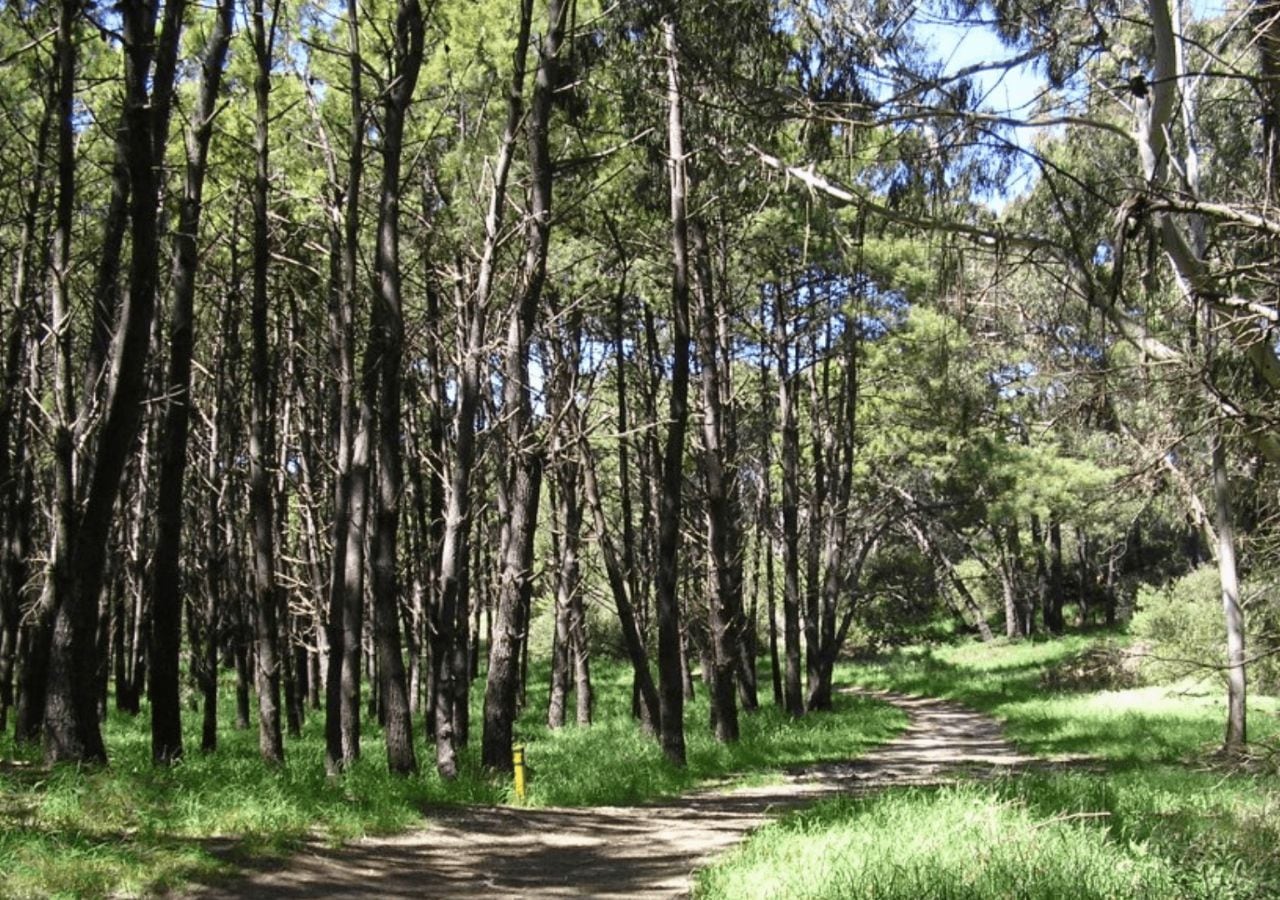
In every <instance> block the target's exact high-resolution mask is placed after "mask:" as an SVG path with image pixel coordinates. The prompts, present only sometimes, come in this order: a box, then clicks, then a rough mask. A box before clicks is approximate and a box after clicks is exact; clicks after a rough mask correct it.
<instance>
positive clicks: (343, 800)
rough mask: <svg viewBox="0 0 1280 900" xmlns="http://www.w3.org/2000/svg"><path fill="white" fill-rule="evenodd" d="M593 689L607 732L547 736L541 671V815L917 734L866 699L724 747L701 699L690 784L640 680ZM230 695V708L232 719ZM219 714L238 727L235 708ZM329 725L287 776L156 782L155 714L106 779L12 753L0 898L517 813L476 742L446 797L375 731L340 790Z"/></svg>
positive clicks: (239, 761)
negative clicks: (408, 771)
mask: <svg viewBox="0 0 1280 900" xmlns="http://www.w3.org/2000/svg"><path fill="white" fill-rule="evenodd" d="M602 662H603V661H602ZM595 674H596V680H595V683H596V690H597V692H598V693H597V696H598V703H597V724H596V725H594V726H592V727H590V728H578V727H575V726H570V727H567V728H564V729H560V730H558V731H551V730H549V729H548V728H547V727H546V725H545V724H544V722H543V718H544V716H545V687H543V685H544V684H545V679H544V678H542V677H541V672H539V671H537V670H535V673H534V678H535V681H534V682H531V685H530V691H529V704H528V706H527V708H526V709H525V710H524V712H523V714H522V716H521V718H520V721H519V723H518V725H517V736H518V739H519V740H520V741H522V742H524V743H525V744H526V747H527V750H526V754H527V758H528V761H529V765H530V767H531V770H530V789H529V797H528V800H527V802H528V803H529V804H530V805H538V806H552V805H555V806H581V805H597V804H600V805H603V804H623V803H635V802H641V801H644V800H648V799H652V798H656V797H659V796H663V795H670V794H674V793H679V792H681V791H685V790H688V789H690V788H692V787H694V786H696V785H697V784H698V783H700V782H702V781H704V780H707V779H726V778H729V779H730V780H734V781H758V780H759V779H761V778H764V777H768V773H770V772H774V771H776V770H778V769H779V768H782V767H785V766H788V765H797V764H803V763H808V762H813V761H815V760H819V759H837V758H838V759H846V758H849V757H852V756H855V755H857V754H858V753H860V752H863V751H864V750H866V749H867V748H868V747H870V746H873V745H875V744H877V743H880V742H883V741H885V740H888V739H889V738H891V737H892V736H893V735H894V734H896V733H897V732H898V731H900V730H901V729H902V728H903V727H904V725H905V721H906V720H905V717H904V716H903V715H902V714H901V713H900V712H899V711H897V710H896V709H894V708H893V707H890V706H887V705H885V704H882V703H879V702H876V701H871V700H867V699H864V698H859V697H848V696H842V697H839V699H838V700H837V703H836V709H835V711H834V712H833V713H831V714H829V715H826V714H824V715H821V716H812V717H806V718H805V719H802V720H800V721H798V722H792V721H791V720H789V719H788V718H787V717H786V716H784V715H782V714H780V713H779V712H778V711H777V710H776V709H774V708H773V707H772V704H766V705H765V706H764V708H762V709H761V710H760V711H759V712H757V713H754V714H751V715H747V714H743V715H742V720H741V721H742V740H741V741H740V742H739V743H738V744H736V745H734V746H732V747H724V746H721V745H719V744H717V743H716V742H715V741H714V740H713V739H712V738H711V736H710V735H709V733H708V729H707V724H706V722H707V705H706V700H705V697H704V696H701V695H702V694H704V693H705V692H702V691H700V692H699V694H700V696H699V698H698V700H697V701H696V702H694V703H692V704H690V705H689V709H688V719H687V739H688V754H689V765H688V767H687V768H685V769H678V768H676V767H674V766H672V765H670V764H669V763H668V762H667V761H666V759H665V758H664V757H663V755H662V752H661V750H660V749H659V747H658V745H657V743H656V741H654V740H653V739H652V738H650V737H646V736H645V735H644V734H642V733H641V731H640V729H639V727H638V726H637V725H636V724H635V723H634V722H633V721H632V720H631V717H630V693H631V680H630V672H629V669H626V668H625V667H623V666H619V665H616V664H602V665H597V670H596V673H595ZM766 683H767V682H766ZM480 688H481V689H480V690H477V691H475V692H473V701H474V707H473V716H472V722H475V723H479V722H480V721H482V720H481V718H480V715H479V713H480V709H479V703H480V695H481V694H482V693H483V685H482V684H481V685H480ZM230 693H231V692H230V691H226V692H224V699H226V700H227V701H228V703H229V702H230V701H231V700H232V699H233V698H232V697H231V695H230ZM223 714H224V715H225V717H226V718H225V719H224V721H230V720H231V709H230V708H229V707H228V708H227V709H224V710H223ZM323 724H324V723H323V716H322V715H321V714H319V713H317V712H313V713H312V714H311V715H310V717H309V719H308V721H307V723H306V726H305V728H304V730H303V736H302V738H301V739H298V740H291V741H287V747H286V763H285V765H284V766H283V767H281V768H279V769H271V768H268V767H266V766H264V765H263V764H262V763H261V761H260V760H259V758H258V748H257V732H256V730H254V729H251V730H248V731H241V732H236V731H233V730H230V729H224V730H223V731H222V732H221V733H220V741H221V744H220V747H219V750H218V752H217V753H215V754H210V755H206V754H202V753H200V752H198V751H196V750H193V749H189V751H188V754H187V756H186V757H185V759H183V760H182V761H181V762H180V763H179V764H177V765H175V766H173V767H171V768H168V769H156V768H154V767H153V766H152V765H151V758H150V738H149V732H148V728H149V725H148V722H147V718H146V715H145V711H144V714H143V715H142V716H139V717H137V718H131V717H128V716H124V715H120V714H117V713H112V715H111V716H110V717H109V719H108V722H107V723H106V727H105V735H106V739H107V742H108V749H109V752H110V755H111V766H110V767H108V768H106V769H77V768H74V767H58V768H56V769H54V770H52V771H47V770H44V769H43V768H42V767H41V766H40V765H39V764H38V751H36V750H35V749H33V748H15V747H14V746H13V744H12V740H11V738H9V737H4V738H0V760H4V761H8V762H4V763H0V896H3V897H50V896H59V897H96V896H106V895H118V894H126V895H136V894H139V893H153V892H156V891H160V890H162V889H164V888H166V887H170V886H175V885H181V884H183V883H186V882H190V881H193V880H195V881H203V880H207V879H209V878H212V877H216V876H218V875H219V874H224V873H226V872H228V871H231V870H233V868H234V866H233V863H234V861H235V860H236V859H240V858H243V857H245V856H254V855H260V854H264V853H266V854H275V853H281V852H286V851H287V850H289V849H290V848H292V847H294V846H296V845H297V843H298V842H299V841H300V840H301V839H302V838H304V837H306V836H308V835H317V836H319V837H321V838H323V839H325V840H329V841H332V842H335V843H336V842H340V841H343V840H347V839H351V838H355V837H359V836H361V835H364V834H369V833H379V832H382V833H385V832H392V831H397V830H402V829H405V828H409V827H413V826H415V825H417V824H419V823H421V821H422V815H423V811H424V810H425V809H426V808H428V807H430V806H440V805H451V804H462V803H466V804H495V803H506V802H511V800H512V789H511V786H510V784H509V781H508V779H506V778H502V777H496V776H493V775H491V774H490V773H488V772H485V771H484V770H482V768H481V767H480V765H479V737H480V735H479V733H478V731H477V732H476V733H475V734H473V735H472V742H471V746H470V747H469V748H468V749H467V750H466V751H465V752H464V753H463V754H462V757H461V772H460V776H459V778H458V779H457V780H455V781H452V782H444V781H442V780H441V779H440V778H439V776H438V775H436V773H435V769H434V755H433V753H432V752H431V751H429V750H427V749H426V748H425V747H424V746H423V742H422V738H421V734H420V733H419V735H418V754H419V763H420V765H421V766H422V770H423V771H422V774H421V775H419V776H417V777H415V778H409V779H404V778H398V777H395V776H393V775H391V774H390V773H389V772H388V771H387V766H386V756H385V749H384V745H383V743H382V740H381V734H380V732H379V730H378V728H377V726H376V723H369V724H368V725H367V726H366V729H365V735H364V738H363V742H362V749H363V756H362V758H361V759H360V760H359V762H358V763H357V764H356V765H355V766H354V767H352V769H351V770H350V771H348V772H347V773H346V774H345V775H344V776H343V777H342V778H340V779H328V778H326V777H325V774H324V763H323V760H324V734H323ZM186 725H187V733H186V741H187V747H188V748H194V747H197V746H198V744H199V735H198V728H199V721H198V720H197V719H196V717H194V716H190V715H188V716H187V722H186ZM420 725H421V721H420V720H419V721H418V722H415V726H416V727H420Z"/></svg>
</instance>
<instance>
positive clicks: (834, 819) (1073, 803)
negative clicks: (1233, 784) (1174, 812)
mask: <svg viewBox="0 0 1280 900" xmlns="http://www.w3.org/2000/svg"><path fill="white" fill-rule="evenodd" d="M1193 781H1194V779H1193ZM1169 787H1173V786H1172V785H1170V786H1169ZM1179 787H1180V788H1181V789H1183V790H1187V789H1205V788H1209V787H1211V785H1210V784H1209V782H1208V780H1207V779H1201V780H1200V783H1188V782H1185V781H1184V782H1182V783H1181V784H1180V785H1179ZM1098 792H1101V793H1102V794H1104V795H1105V796H1094V794H1096V793H1098ZM1173 796H1174V795H1171V794H1169V793H1162V792H1158V791H1151V790H1149V789H1148V788H1147V787H1146V786H1144V785H1142V784H1140V783H1138V782H1135V781H1134V780H1127V781H1123V782H1121V783H1120V784H1119V785H1114V786H1106V785H1104V783H1103V782H1101V781H1099V780H1097V779H1094V780H1092V781H1089V782H1086V783H1083V784H1082V783H1080V781H1079V779H1078V778H1077V777H1075V776H1023V777H1021V778H1014V779H1010V780H1007V781H1003V782H998V783H992V784H964V785H958V786H955V787H946V788H940V789H919V788H909V789H897V790H891V791H887V792H885V793H881V794H877V795H874V796H871V797H865V798H856V799H838V800H832V801H827V802H824V803H822V804H819V805H818V806H816V807H813V808H812V809H809V810H805V811H803V812H800V813H796V814H794V815H792V816H790V817H788V818H787V819H785V820H783V821H782V822H779V823H777V824H774V825H770V826H768V827H766V828H764V829H761V831H760V832H758V833H757V834H756V835H755V836H754V837H753V838H752V839H751V840H750V841H748V842H747V843H746V844H745V845H743V846H742V847H741V848H739V849H738V850H735V851H733V852H731V853H730V854H729V855H728V856H727V857H726V858H724V859H723V860H722V861H720V862H719V863H718V864H717V865H715V866H713V867H712V868H710V869H708V870H705V871H703V872H701V873H699V876H698V882H697V889H696V892H695V896H697V897H700V898H754V897H760V898H764V897H787V898H861V897H877V898H902V900H916V898H975V900H976V898H992V897H1017V898H1029V900H1034V898H1044V900H1056V898H1095V897H1096V898H1113V897H1114V898H1121V897H1161V898H1173V897H1182V898H1191V897H1194V898H1204V900H1211V898H1212V900H1218V898H1232V897H1263V896H1268V895H1269V890H1268V886H1269V884H1273V882H1270V881H1269V880H1268V875H1269V873H1268V872H1267V871H1266V870H1265V869H1263V870H1258V867H1256V866H1254V867H1251V866H1249V865H1248V863H1247V860H1249V859H1250V858H1252V859H1254V860H1257V859H1259V858H1262V857H1261V854H1260V853H1258V852H1256V851H1263V852H1264V853H1265V852H1269V850H1267V849H1266V847H1265V846H1264V843H1265V841H1266V840H1272V841H1274V840H1275V839H1276V838H1280V828H1277V826H1276V825H1274V824H1272V823H1271V822H1270V821H1268V820H1267V819H1265V818H1263V817H1264V816H1265V815H1266V810H1268V809H1271V810H1272V811H1273V812H1274V806H1273V805H1274V803H1275V799H1274V795H1271V796H1270V797H1268V798H1267V799H1265V800H1262V801H1259V800H1258V798H1257V797H1253V798H1252V800H1251V801H1250V802H1249V803H1247V804H1242V803H1240V802H1238V800H1239V798H1236V797H1234V796H1232V795H1231V794H1230V792H1228V793H1226V794H1224V793H1223V792H1222V791H1214V792H1206V793H1200V792H1198V793H1197V794H1196V795H1195V797H1196V799H1195V801H1194V804H1193V805H1194V806H1195V807H1196V808H1195V810H1194V814H1192V815H1189V816H1188V817H1187V818H1186V819H1185V821H1184V820H1175V821H1169V813H1168V812H1167V811H1166V812H1162V811H1161V809H1160V806H1161V802H1160V801H1161V800H1163V801H1164V802H1165V803H1166V804H1167V803H1170V802H1172V803H1173V805H1175V806H1176V805H1177V803H1176V801H1173V800H1172V798H1173ZM1246 807H1248V808H1249V809H1250V810H1251V812H1252V814H1253V815H1254V816H1255V817H1256V818H1255V819H1254V823H1255V824H1256V825H1258V826H1259V827H1260V829H1259V830H1257V831H1254V832H1253V834H1254V837H1255V838H1258V839H1261V841H1262V842H1263V843H1260V844H1259V845H1258V846H1257V847H1256V848H1255V852H1254V853H1252V854H1250V853H1249V852H1248V851H1245V852H1240V850H1239V849H1238V848H1233V847H1232V846H1231V844H1230V840H1229V839H1225V838H1224V837H1223V836H1222V835H1220V834H1218V833H1217V831H1218V829H1217V828H1215V826H1220V824H1221V818H1220V817H1221V816H1222V815H1224V814H1226V811H1228V810H1236V811H1237V812H1239V811H1242V810H1243V809H1245V808H1246ZM1206 842H1211V843H1206ZM1188 843H1195V844H1197V845H1198V846H1199V847H1200V848H1201V849H1202V851H1209V852H1202V853H1201V854H1200V855H1199V857H1198V858H1191V859H1188V858H1187V857H1185V856H1184V855H1183V854H1181V853H1179V852H1177V851H1178V848H1179V847H1181V846H1185V845H1186V844H1188ZM1271 846H1272V847H1273V846H1274V844H1272V845H1271Z"/></svg>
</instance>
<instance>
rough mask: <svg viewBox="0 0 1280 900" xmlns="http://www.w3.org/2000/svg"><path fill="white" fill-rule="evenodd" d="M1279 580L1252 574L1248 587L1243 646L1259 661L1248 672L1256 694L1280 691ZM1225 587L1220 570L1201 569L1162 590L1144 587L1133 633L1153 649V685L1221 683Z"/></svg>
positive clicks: (1150, 660) (1149, 666)
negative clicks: (1192, 679)
mask: <svg viewBox="0 0 1280 900" xmlns="http://www.w3.org/2000/svg"><path fill="white" fill-rule="evenodd" d="M1276 587H1277V578H1276V575H1275V573H1272V572H1253V573H1251V574H1250V577H1249V578H1248V579H1247V580H1246V581H1245V584H1244V585H1243V589H1242V596H1243V598H1244V604H1245V629H1246V636H1245V646H1246V652H1247V654H1248V656H1249V657H1251V658H1253V657H1259V658H1258V659H1257V660H1256V661H1255V662H1254V663H1253V664H1252V665H1251V666H1250V668H1249V677H1250V680H1251V681H1252V683H1253V685H1254V687H1255V689H1256V690H1258V691H1261V692H1262V693H1266V694H1274V693H1276V692H1277V691H1278V690H1280V654H1278V653H1276V652H1274V651H1280V640H1278V638H1280V628H1278V627H1277V626H1278V625H1280V614H1278V611H1277V609H1276V603H1275V602H1274V597H1275V590H1276ZM1221 596H1222V595H1221V586H1220V584H1219V581H1218V570H1217V567H1216V566H1213V565H1206V566H1201V567H1200V568H1198V569H1196V570H1195V571H1193V572H1190V573H1188V574H1186V575H1184V576H1182V577H1181V578H1178V579H1176V580H1174V581H1171V582H1170V583H1169V584H1168V585H1166V586H1164V587H1151V586H1149V585H1147V586H1143V587H1142V588H1139V590H1138V606H1137V612H1136V614H1135V615H1134V618H1133V623H1132V625H1131V627H1130V632H1131V633H1132V634H1133V635H1134V636H1135V637H1137V638H1139V639H1140V640H1145V641H1149V642H1150V643H1151V645H1152V650H1151V654H1150V655H1149V657H1148V659H1147V662H1146V665H1145V666H1144V669H1145V674H1146V676H1147V677H1148V678H1150V679H1151V680H1154V681H1172V680H1176V679H1178V678H1183V677H1185V676H1187V675H1200V676H1210V675H1216V676H1217V677H1223V667H1224V666H1225V665H1226V661H1227V658H1226V657H1227V652H1226V636H1225V626H1224V625H1223V616H1222V600H1221Z"/></svg>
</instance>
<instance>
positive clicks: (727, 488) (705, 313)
mask: <svg viewBox="0 0 1280 900" xmlns="http://www.w3.org/2000/svg"><path fill="white" fill-rule="evenodd" d="M689 232H690V236H691V237H692V239H693V246H694V251H695V254H696V259H697V261H698V265H697V269H696V272H697V278H696V279H695V284H696V286H697V290H696V292H695V293H696V295H697V298H698V357H699V359H698V361H699V364H700V366H701V370H702V373H701V374H702V378H701V385H702V453H701V454H700V456H701V460H700V461H701V468H702V482H703V491H704V496H705V510H706V522H707V568H708V577H707V581H706V586H707V590H706V597H707V628H708V631H709V632H710V633H709V635H708V641H707V644H708V646H707V649H708V651H709V652H708V654H707V655H706V657H705V659H706V661H707V663H709V665H710V668H709V670H708V671H706V672H704V675H706V676H707V681H708V686H709V689H710V694H711V698H710V699H711V720H712V722H713V723H714V731H715V736H716V740H718V741H721V742H722V743H727V742H730V741H736V740H737V739H738V707H737V704H736V702H735V698H734V688H735V685H734V679H735V675H736V674H737V672H738V654H737V651H738V645H737V640H736V637H737V631H738V628H737V622H736V618H737V617H738V615H740V613H738V612H737V611H736V610H735V605H736V604H735V597H734V593H735V587H736V585H735V584H734V581H733V579H734V573H733V569H734V567H735V566H736V565H739V564H740V561H739V560H738V547H737V534H736V530H735V529H734V527H733V524H732V515H733V512H732V506H733V502H732V497H731V496H730V495H731V492H732V490H733V488H732V481H733V478H734V472H733V465H734V463H733V461H732V460H731V459H730V458H729V457H728V453H727V452H726V447H725V443H726V442H725V434H724V416H725V412H724V408H723V400H724V394H725V388H724V385H723V384H722V380H723V379H724V378H725V377H726V376H727V373H725V372H722V371H721V367H720V342H719V335H718V329H717V323H716V317H717V310H716V305H715V299H714V293H713V290H714V286H713V284H712V278H711V267H710V265H709V263H708V261H707V242H706V235H705V234H704V233H703V229H702V226H701V225H700V224H699V223H696V222H695V223H693V224H691V226H690V228H689Z"/></svg>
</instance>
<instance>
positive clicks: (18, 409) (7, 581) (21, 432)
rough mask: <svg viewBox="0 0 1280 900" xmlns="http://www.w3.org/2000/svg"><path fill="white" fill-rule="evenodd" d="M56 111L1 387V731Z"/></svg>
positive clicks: (11, 653) (28, 220)
mask: <svg viewBox="0 0 1280 900" xmlns="http://www.w3.org/2000/svg"><path fill="white" fill-rule="evenodd" d="M53 116H54V104H53V103H52V102H46V104H45V110H44V114H43V115H42V116H41V117H40V130H39V135H38V137H37V138H36V153H35V157H34V158H35V160H36V161H37V164H36V166H35V167H34V171H33V172H32V174H31V187H30V192H29V193H28V194H27V198H26V202H25V204H24V206H23V211H22V231H21V235H20V237H19V246H18V252H17V254H16V256H17V264H16V271H15V272H14V276H13V306H12V308H11V310H10V313H11V318H10V321H9V333H8V335H7V337H6V341H5V355H4V373H3V378H4V381H3V385H2V386H0V528H2V529H3V530H2V531H0V633H2V634H3V637H2V638H0V732H4V731H5V729H6V728H7V727H8V721H9V711H10V710H11V709H13V706H14V690H13V687H14V684H13V683H14V672H15V670H16V668H17V658H18V650H19V645H20V641H19V635H20V632H21V631H22V627H21V623H22V597H23V593H24V589H25V587H26V581H27V571H28V559H27V557H28V554H29V553H30V550H31V512H32V483H31V479H30V471H29V456H28V452H27V446H28V442H29V441H30V439H31V434H30V429H29V427H28V425H27V415H28V413H29V411H30V403H29V400H28V394H27V392H26V391H25V390H24V389H23V387H24V385H23V383H22V381H23V372H24V368H25V365H26V363H27V361H28V360H27V353H26V348H27V346H28V342H29V340H30V338H29V335H28V332H29V330H30V324H29V322H28V316H29V310H33V309H35V308H36V306H37V305H38V303H39V299H38V296H36V295H35V294H36V292H35V291H34V290H33V287H34V279H33V278H32V270H33V268H34V266H33V262H34V260H33V258H32V257H33V256H34V254H35V251H36V248H37V244H38V242H39V238H38V237H37V234H36V227H37V217H38V216H39V214H40V212H41V204H42V203H43V202H44V183H45V171H46V170H45V167H44V165H43V161H44V159H45V157H46V155H47V150H48V145H49V134H50V132H51V131H52V124H53ZM15 431H16V432H17V439H16V440H14V437H15V435H14V432H15Z"/></svg>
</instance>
